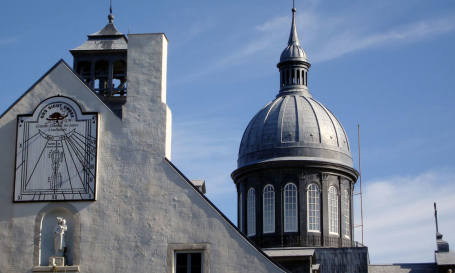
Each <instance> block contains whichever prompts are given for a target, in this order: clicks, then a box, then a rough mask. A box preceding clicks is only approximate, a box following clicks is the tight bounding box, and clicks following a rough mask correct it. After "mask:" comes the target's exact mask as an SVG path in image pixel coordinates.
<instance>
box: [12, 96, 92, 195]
mask: <svg viewBox="0 0 455 273" xmlns="http://www.w3.org/2000/svg"><path fill="white" fill-rule="evenodd" d="M97 140H98V113H82V112H81V110H80V108H79V106H78V105H77V104H76V102H74V101H73V100H71V99H69V98H65V97H52V98H49V99H47V100H45V101H43V102H41V104H40V105H39V106H38V107H37V108H36V109H35V111H34V113H33V115H18V116H17V143H16V174H15V187H14V201H15V202H25V201H65V200H66V201H77V200H95V198H96V169H97V164H96V163H97V146H98V145H97V143H98V142H97Z"/></svg>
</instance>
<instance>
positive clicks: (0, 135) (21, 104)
mask: <svg viewBox="0 0 455 273" xmlns="http://www.w3.org/2000/svg"><path fill="white" fill-rule="evenodd" d="M128 46H129V49H128V97H127V103H126V104H125V105H124V110H123V121H122V120H120V119H119V118H118V117H117V116H116V115H114V114H113V113H112V112H111V111H110V110H109V109H108V108H107V107H106V106H105V105H104V104H103V103H102V101H101V100H100V99H99V98H98V97H97V96H96V95H95V94H94V93H93V92H92V91H91V90H89V89H88V87H87V86H86V85H85V84H83V83H82V82H81V81H80V79H79V78H78V77H76V76H75V75H74V74H73V72H72V71H71V70H70V69H69V68H68V67H67V66H66V65H65V64H64V63H60V64H58V65H57V66H56V67H55V69H53V70H52V71H51V72H50V73H49V74H48V75H47V76H46V77H44V78H43V79H42V81H40V82H39V83H38V84H37V85H36V86H34V87H33V88H32V89H31V90H30V91H29V92H28V93H26V94H25V95H24V96H23V97H22V98H21V100H20V101H18V102H17V103H16V104H15V105H14V106H13V107H12V108H11V109H10V110H8V111H7V112H6V113H5V114H4V115H3V117H1V118H0V152H1V154H2V156H1V157H0V173H1V176H0V184H1V185H2V191H0V261H2V262H0V272H31V270H32V267H33V266H34V265H37V263H39V259H38V257H37V255H36V253H37V249H38V248H37V242H39V232H37V231H36V227H37V226H39V224H38V225H37V224H36V223H37V219H40V217H42V216H38V215H43V214H45V211H46V209H47V208H48V207H49V206H50V205H51V206H54V207H56V206H57V207H58V206H59V204H60V205H62V206H63V205H65V206H66V207H70V208H74V211H75V213H76V216H75V219H77V221H76V222H78V221H79V226H77V227H76V228H75V230H74V231H71V230H69V231H68V232H74V234H75V236H76V237H78V238H76V240H75V241H79V243H78V246H77V247H74V248H75V249H71V250H70V251H72V253H73V254H74V255H75V256H77V257H79V258H78V259H76V261H77V260H79V265H80V269H81V272H169V265H172V261H170V260H169V258H168V257H169V256H168V252H169V250H170V246H175V244H195V245H196V246H197V245H201V244H203V245H205V246H208V248H209V251H206V253H208V256H207V257H208V260H209V267H210V270H211V272H215V273H218V272H283V271H282V270H281V269H280V268H278V267H277V266H276V265H275V264H273V263H272V262H271V261H270V260H268V259H267V258H266V257H265V256H263V255H262V254H261V253H260V252H259V251H258V250H256V249H255V248H254V247H252V246H251V245H250V244H249V243H248V242H247V240H246V239H245V238H243V237H242V236H241V235H240V234H239V233H238V231H237V230H236V229H235V228H233V227H232V226H231V225H230V224H229V223H228V222H227V221H226V220H225V219H224V218H223V217H222V216H221V215H220V214H219V213H218V212H217V211H216V210H215V209H214V208H212V207H211V205H210V204H209V203H208V202H207V201H206V200H205V199H204V198H203V197H202V196H201V194H200V193H199V192H198V191H197V190H195V189H194V188H193V187H192V186H191V185H190V184H188V182H187V181H185V180H184V179H183V178H182V177H181V176H180V175H179V174H178V173H177V172H176V171H175V170H174V169H173V168H172V167H171V166H170V165H169V164H168V163H167V162H166V161H165V159H164V158H165V156H166V157H168V158H170V132H171V115H170V110H169V108H168V107H167V105H166V104H165V102H166V62H167V39H166V37H165V36H164V34H141V35H130V36H129V45H128ZM56 95H61V96H66V97H69V98H72V99H73V100H75V101H76V102H77V103H78V104H79V105H80V106H81V108H82V111H83V112H99V113H100V120H99V138H98V139H99V140H98V173H97V201H95V202H89V201H82V202H68V203H69V204H63V203H66V202H53V203H51V204H50V203H48V202H38V203H32V202H30V203H12V200H13V185H14V169H15V166H14V162H15V160H14V156H15V142H16V117H17V115H18V114H29V113H32V112H33V110H34V109H35V107H36V106H37V105H38V104H39V103H40V102H41V101H43V100H45V99H47V98H49V97H52V96H56ZM49 204H50V205H49ZM233 204H235V200H233ZM76 222H75V223H76ZM38 223H39V221H38ZM38 230H39V228H38ZM42 232H50V233H52V232H53V230H43V231H42ZM171 251H172V250H171ZM170 272H172V271H170Z"/></svg>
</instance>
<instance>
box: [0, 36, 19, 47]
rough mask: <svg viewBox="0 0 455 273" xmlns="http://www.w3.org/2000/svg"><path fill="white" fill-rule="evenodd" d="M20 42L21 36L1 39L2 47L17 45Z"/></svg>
mask: <svg viewBox="0 0 455 273" xmlns="http://www.w3.org/2000/svg"><path fill="white" fill-rule="evenodd" d="M19 41H20V36H14V37H8V38H2V39H0V45H9V44H15V43H17V42H19Z"/></svg>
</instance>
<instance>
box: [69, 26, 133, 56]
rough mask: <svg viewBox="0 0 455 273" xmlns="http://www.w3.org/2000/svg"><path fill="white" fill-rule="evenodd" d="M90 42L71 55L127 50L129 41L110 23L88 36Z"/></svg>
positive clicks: (77, 48) (73, 50) (74, 50)
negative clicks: (84, 52) (86, 52)
mask: <svg viewBox="0 0 455 273" xmlns="http://www.w3.org/2000/svg"><path fill="white" fill-rule="evenodd" d="M87 37H88V40H87V41H86V42H85V43H83V44H82V45H80V46H78V47H76V48H75V49H72V50H70V52H71V53H77V52H81V51H93V50H96V51H98V50H127V49H128V39H127V38H126V36H125V34H123V33H121V32H119V31H118V30H117V29H116V28H115V26H114V23H112V22H109V23H108V24H107V25H106V26H105V27H104V28H103V29H102V30H100V31H98V32H95V33H93V34H90V35H87Z"/></svg>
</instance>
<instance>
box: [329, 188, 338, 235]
mask: <svg viewBox="0 0 455 273" xmlns="http://www.w3.org/2000/svg"><path fill="white" fill-rule="evenodd" d="M329 233H333V234H338V191H337V189H336V188H335V187H334V186H331V187H330V188H329Z"/></svg>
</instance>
